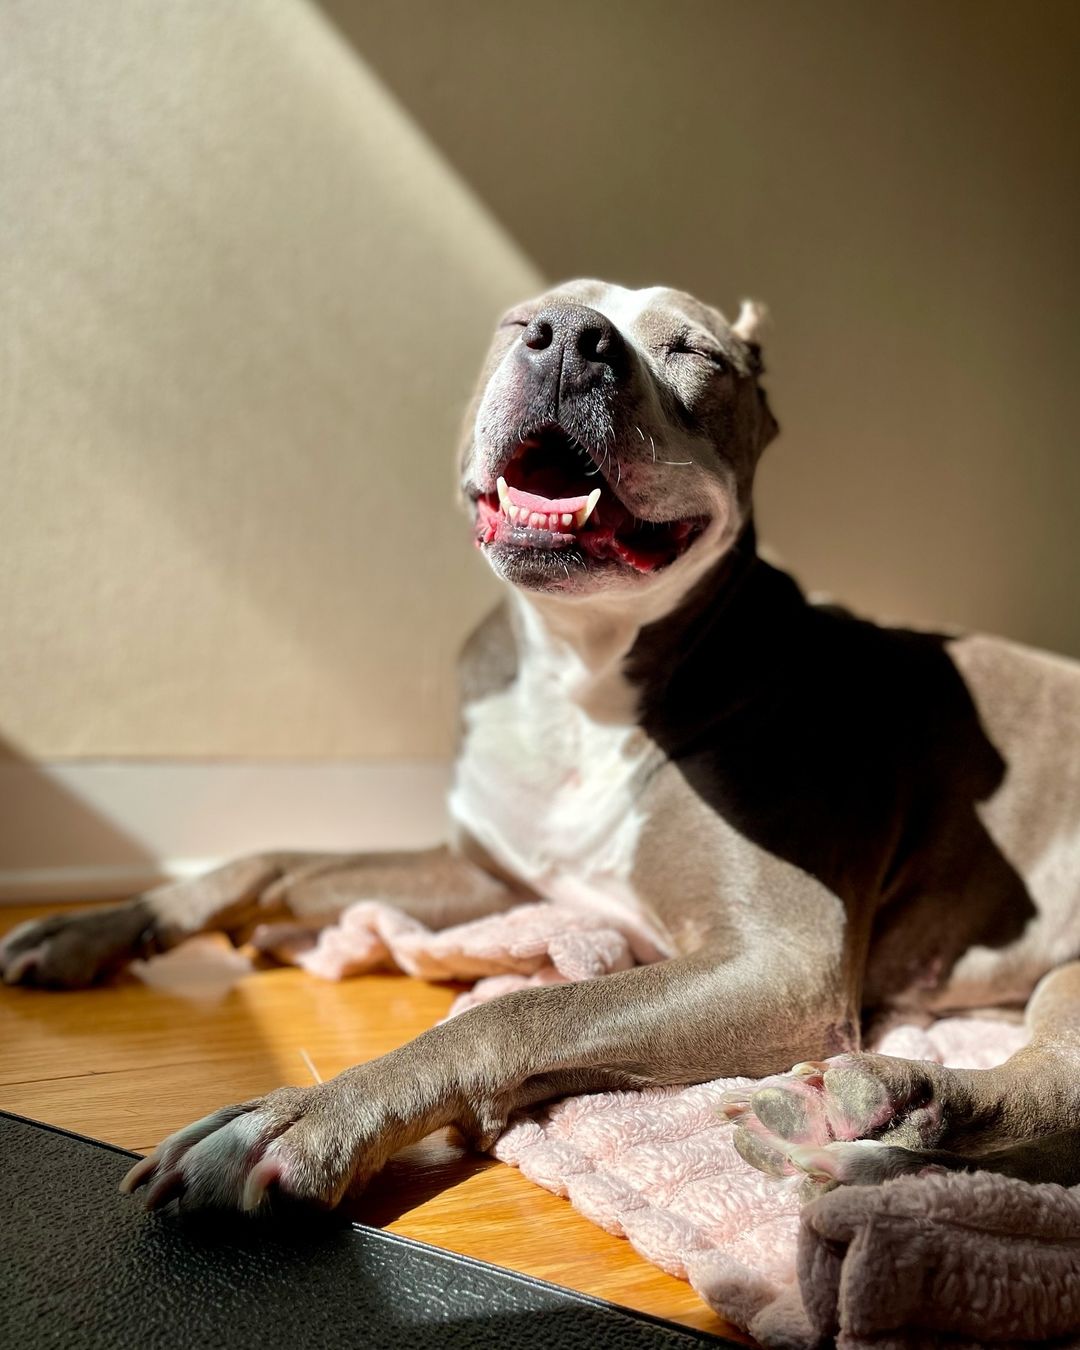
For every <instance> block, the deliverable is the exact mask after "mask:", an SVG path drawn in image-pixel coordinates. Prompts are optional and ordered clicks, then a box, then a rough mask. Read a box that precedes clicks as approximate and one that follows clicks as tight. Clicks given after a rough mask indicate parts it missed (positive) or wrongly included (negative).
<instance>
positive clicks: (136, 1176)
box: [120, 1149, 158, 1195]
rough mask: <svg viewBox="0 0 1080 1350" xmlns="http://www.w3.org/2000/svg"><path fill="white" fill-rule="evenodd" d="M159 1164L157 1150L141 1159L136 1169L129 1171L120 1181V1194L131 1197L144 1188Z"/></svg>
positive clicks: (135, 1166) (131, 1168) (132, 1168)
mask: <svg viewBox="0 0 1080 1350" xmlns="http://www.w3.org/2000/svg"><path fill="white" fill-rule="evenodd" d="M157 1164H158V1153H157V1150H156V1149H155V1150H154V1152H153V1153H148V1154H147V1156H146V1157H145V1158H140V1159H139V1161H138V1162H137V1163H136V1164H135V1165H134V1167H129V1168H128V1170H127V1171H126V1172H125V1173H124V1175H123V1176H122V1177H121V1179H120V1194H121V1195H131V1194H133V1193H134V1192H135V1191H137V1190H138V1189H139V1187H140V1186H144V1185H145V1184H146V1182H147V1181H148V1180H149V1178H150V1176H151V1174H152V1173H153V1171H154V1168H155V1167H157Z"/></svg>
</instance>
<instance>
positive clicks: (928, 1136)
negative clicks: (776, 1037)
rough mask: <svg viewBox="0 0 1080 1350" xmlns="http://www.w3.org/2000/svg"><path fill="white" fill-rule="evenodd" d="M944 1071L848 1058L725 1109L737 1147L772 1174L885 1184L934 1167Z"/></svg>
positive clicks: (883, 1058) (796, 1073) (772, 1084)
mask: <svg viewBox="0 0 1080 1350" xmlns="http://www.w3.org/2000/svg"><path fill="white" fill-rule="evenodd" d="M948 1076H949V1071H948V1070H943V1069H941V1068H940V1066H938V1065H935V1064H929V1063H923V1062H921V1061H915V1060H905V1059H894V1058H893V1057H891V1056H889V1055H872V1054H849V1055H838V1056H837V1057H836V1058H835V1059H832V1060H827V1061H825V1062H821V1063H812V1064H811V1063H808V1064H801V1065H797V1066H796V1068H795V1069H793V1070H792V1072H791V1073H790V1074H786V1075H782V1076H778V1077H776V1078H772V1079H768V1080H766V1081H765V1082H763V1083H762V1084H760V1085H759V1087H758V1088H757V1090H756V1091H754V1092H753V1094H752V1095H751V1096H749V1097H748V1098H746V1099H745V1100H742V1101H737V1100H734V1099H733V1100H732V1101H730V1102H729V1103H728V1104H727V1106H726V1107H725V1108H724V1110H725V1114H727V1115H728V1116H729V1118H731V1119H732V1120H733V1121H734V1122H735V1127H736V1131H735V1148H736V1150H737V1151H738V1153H739V1154H741V1156H742V1157H743V1158H744V1159H745V1160H746V1161H747V1162H749V1163H751V1164H752V1165H753V1166H754V1167H757V1168H759V1169H760V1170H761V1171H763V1172H769V1173H772V1174H773V1175H774V1176H785V1175H793V1174H796V1173H800V1172H801V1173H804V1174H805V1175H807V1176H809V1177H810V1178H811V1179H812V1180H813V1181H814V1182H816V1183H818V1184H824V1185H834V1184H836V1183H838V1182H840V1183H866V1182H877V1181H883V1180H886V1179H887V1178H888V1177H890V1176H898V1175H901V1174H903V1173H905V1172H912V1171H921V1170H924V1169H925V1168H927V1167H928V1166H932V1165H933V1160H932V1158H930V1157H928V1156H926V1155H925V1153H924V1150H928V1149H932V1148H933V1147H934V1146H935V1145H936V1144H937V1143H938V1142H939V1140H940V1138H941V1135H942V1130H943V1123H944V1116H943V1110H942V1092H941V1089H942V1087H943V1086H944V1085H945V1080H947V1078H948Z"/></svg>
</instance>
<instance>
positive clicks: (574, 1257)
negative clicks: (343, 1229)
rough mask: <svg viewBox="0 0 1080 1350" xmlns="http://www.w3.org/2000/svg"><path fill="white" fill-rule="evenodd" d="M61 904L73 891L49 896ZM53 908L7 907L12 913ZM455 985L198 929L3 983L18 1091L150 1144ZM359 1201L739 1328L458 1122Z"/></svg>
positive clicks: (419, 1233) (2, 1075)
mask: <svg viewBox="0 0 1080 1350" xmlns="http://www.w3.org/2000/svg"><path fill="white" fill-rule="evenodd" d="M48 908H49V910H55V909H56V906H55V905H54V906H50V907H48ZM45 912H48V911H47V910H46V909H44V908H42V907H34V908H31V907H28V906H23V907H13V906H12V907H9V906H4V907H2V908H0V929H3V930H6V929H7V928H9V927H10V926H12V925H13V924H15V923H18V922H20V921H22V920H23V919H25V918H31V917H34V916H36V915H37V914H39V913H45ZM454 992H455V991H454V990H453V989H451V988H448V987H446V986H441V985H432V984H425V983H424V982H422V981H420V980H413V979H408V978H406V977H404V976H392V975H371V976H365V977H363V978H361V979H356V980H351V981H346V982H344V983H342V984H327V983H325V982H323V981H321V980H316V979H314V978H312V977H311V976H308V975H306V974H304V973H302V972H300V971H298V970H284V969H276V968H272V969H253V968H252V966H251V964H250V963H249V961H248V960H247V958H246V956H245V955H243V954H242V953H239V952H235V951H233V949H232V948H231V947H230V946H229V944H228V943H227V942H226V941H225V939H217V938H207V939H200V940H199V941H198V942H196V943H189V944H188V945H187V946H186V947H183V948H180V949H178V950H177V951H176V952H175V953H173V954H172V955H171V956H169V957H168V958H165V959H164V960H162V961H158V962H155V963H153V964H152V965H151V966H149V967H147V968H146V974H145V977H144V978H138V979H137V978H135V977H134V976H130V975H129V976H125V977H124V978H123V979H122V980H120V981H118V982H117V983H115V984H114V985H111V986H109V987H107V988H102V989H97V990H91V991H87V992H78V993H39V992H34V991H31V990H22V989H9V988H6V987H0V1108H2V1109H4V1110H8V1111H14V1112H17V1113H19V1114H21V1115H26V1116H31V1117H33V1118H34V1119H37V1120H43V1121H47V1122H49V1123H50V1124H53V1125H60V1126H63V1127H64V1128H65V1129H69V1130H75V1131H78V1132H79V1133H81V1134H87V1135H91V1136H93V1137H95V1138H98V1139H105V1140H108V1141H109V1142H111V1143H114V1144H119V1145H121V1146H123V1147H124V1148H130V1149H135V1150H138V1151H139V1152H148V1151H149V1150H150V1149H151V1148H152V1147H153V1146H154V1144H155V1143H157V1141H158V1140H159V1139H161V1138H162V1137H163V1136H164V1135H166V1134H168V1133H169V1132H170V1131H172V1130H174V1129H176V1128H177V1127H178V1126H180V1125H184V1124H186V1123H187V1122H188V1121H190V1120H194V1119H195V1118H196V1117H198V1116H202V1115H205V1114H206V1113H207V1112H208V1111H210V1110H212V1109H213V1108H215V1107H217V1106H221V1105H223V1104H225V1103H227V1102H233V1101H243V1100H245V1099H246V1098H248V1097H253V1096H257V1095H258V1094H259V1093H261V1092H265V1091H267V1090H268V1089H270V1088H274V1087H279V1086H281V1085H282V1084H284V1083H296V1084H307V1083H310V1082H311V1081H312V1077H311V1072H310V1069H309V1068H308V1060H310V1063H311V1064H312V1065H313V1066H314V1068H315V1071H316V1072H317V1073H318V1074H319V1076H320V1077H322V1078H329V1077H331V1076H332V1075H333V1074H335V1073H338V1072H339V1071H340V1070H341V1069H344V1068H345V1067H346V1066H347V1065H349V1064H353V1063H356V1062H357V1061H359V1060H365V1059H370V1058H372V1057H374V1056H375V1055H379V1054H382V1053H384V1052H385V1051H387V1050H390V1049H392V1048H393V1047H394V1046H396V1045H399V1044H400V1043H401V1042H402V1041H405V1040H408V1039H409V1038H410V1037H412V1036H414V1035H416V1034H417V1033H419V1032H420V1031H423V1030H424V1029H425V1028H426V1027H429V1026H431V1025H432V1023H433V1022H435V1021H437V1020H438V1019H439V1018H440V1017H441V1016H442V1015H443V1014H444V1013H445V1012H446V1010H447V1009H448V1008H449V1006H450V1003H451V1001H452V999H453V996H454ZM356 1217H357V1218H359V1219H362V1220H364V1221H365V1222H368V1223H374V1224H378V1225H380V1226H383V1227H386V1228H388V1229H390V1230H392V1231H393V1232H396V1233H401V1234H404V1235H405V1236H407V1237H412V1238H417V1239H419V1240H420V1241H422V1242H430V1243H433V1244H434V1245H436V1246H439V1247H446V1248H450V1249H451V1250H453V1251H456V1252H462V1253H465V1254H467V1255H469V1256H474V1257H477V1258H479V1259H480V1260H484V1261H492V1262H495V1263H496V1264H498V1265H502V1266H509V1267H510V1268H511V1269H513V1270H518V1271H522V1272H524V1273H525V1274H529V1275H535V1276H538V1277H539V1278H541V1279H545V1280H551V1281H553V1282H554V1283H556V1284H562V1285H567V1286H569V1287H570V1288H573V1289H578V1290H581V1291H583V1292H585V1293H589V1294H595V1295H597V1296H598V1297H601V1298H607V1299H611V1300H613V1301H614V1302H616V1303H622V1304H624V1305H626V1306H628V1307H631V1308H637V1309H639V1310H641V1311H643V1312H649V1313H653V1314H656V1315H658V1316H661V1317H668V1318H671V1319H673V1320H675V1321H678V1322H683V1323H685V1324H687V1325H690V1326H695V1327H701V1328H705V1329H707V1330H710V1331H714V1332H721V1333H725V1334H728V1335H732V1334H734V1333H733V1332H732V1331H731V1330H730V1328H728V1327H726V1326H725V1324H724V1323H722V1322H721V1321H720V1320H719V1318H717V1317H716V1315H715V1314H714V1313H712V1312H711V1311H710V1310H709V1309H708V1308H707V1307H706V1306H705V1305H704V1304H703V1303H702V1302H701V1300H700V1299H699V1298H698V1297H697V1295H696V1294H695V1293H694V1292H693V1290H692V1289H691V1288H690V1287H689V1285H686V1284H684V1283H683V1282H682V1281H680V1280H676V1279H673V1278H672V1277H671V1276H669V1275H665V1274H663V1273H662V1272H661V1271H659V1270H657V1269H656V1268H655V1267H654V1266H651V1265H649V1264H648V1263H647V1262H645V1261H643V1260H642V1259H641V1257H639V1256H638V1255H637V1254H636V1253H635V1252H634V1251H633V1249H632V1248H631V1247H630V1245H629V1243H627V1242H625V1241H624V1240H622V1239H620V1238H615V1237H612V1236H611V1235H610V1234H608V1233H605V1232H604V1231H603V1230H602V1229H599V1228H597V1227H595V1226H594V1225H593V1224H591V1223H589V1222H588V1221H587V1220H586V1219H583V1218H582V1217H581V1216H580V1215H579V1214H577V1213H576V1212H575V1211H574V1210H573V1209H572V1208H571V1206H570V1205H569V1204H568V1203H567V1202H566V1201H564V1200H560V1199H558V1198H557V1197H556V1196H553V1195H551V1194H549V1193H548V1192H547V1191H544V1190H541V1189H540V1187H538V1186H536V1185H534V1184H533V1183H532V1182H529V1181H526V1180H525V1178H524V1177H522V1176H521V1175H520V1174H519V1173H518V1172H517V1171H515V1170H514V1169H513V1168H511V1167H507V1166H505V1165H503V1164H502V1163H497V1162H495V1161H494V1160H493V1159H490V1158H483V1157H478V1156H476V1155H475V1154H470V1153H467V1152H465V1151H463V1150H462V1149H461V1148H459V1147H458V1146H457V1145H456V1144H454V1143H452V1142H451V1141H450V1140H449V1139H448V1138H446V1137H445V1135H436V1136H432V1138H430V1139H428V1140H425V1141H424V1142H423V1143H422V1144H420V1145H418V1146H416V1147H415V1148H413V1149H410V1150H408V1152H406V1153H403V1154H401V1155H399V1157H398V1158H396V1159H395V1160H394V1161H393V1162H392V1163H391V1165H390V1167H389V1168H388V1169H387V1170H386V1172H384V1173H383V1175H382V1176H381V1177H380V1178H378V1180H377V1181H376V1182H375V1183H373V1185H372V1187H371V1188H370V1189H369V1191H368V1192H367V1194H366V1195H365V1197H364V1200H363V1202H362V1204H361V1205H360V1206H358V1207H357V1211H356Z"/></svg>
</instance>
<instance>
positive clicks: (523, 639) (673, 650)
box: [513, 523, 758, 724]
mask: <svg viewBox="0 0 1080 1350" xmlns="http://www.w3.org/2000/svg"><path fill="white" fill-rule="evenodd" d="M757 563H758V557H757V550H756V538H755V534H754V527H753V524H752V523H750V524H747V525H746V526H745V528H744V529H743V531H742V533H741V534H740V535H739V537H738V538H737V539H736V541H735V542H734V544H732V545H731V547H730V548H727V549H726V550H723V551H722V552H720V553H718V554H714V555H713V556H711V557H709V556H705V557H704V558H703V559H702V560H701V561H700V562H699V564H698V566H697V567H696V568H695V569H693V570H690V569H688V570H687V572H685V573H684V574H683V575H681V576H680V575H676V576H673V577H672V578H671V580H670V581H669V580H668V579H667V578H663V579H661V580H660V581H659V584H657V585H656V586H653V587H649V588H643V591H642V592H641V593H640V594H631V595H629V596H628V595H624V594H618V593H613V594H609V595H604V594H601V595H598V596H591V597H588V598H580V599H569V600H568V599H566V598H563V597H558V596H550V595H543V594H528V593H523V592H519V591H516V592H514V604H513V614H514V627H515V630H516V634H517V640H518V644H519V647H520V649H521V654H522V661H521V664H520V669H521V678H523V679H525V680H527V681H530V682H534V683H535V684H536V686H537V688H538V692H541V691H542V690H543V689H544V688H546V689H547V690H548V691H549V692H550V693H551V694H556V693H558V694H560V695H561V696H562V697H564V698H568V699H570V700H571V701H572V702H574V703H575V704H577V705H578V706H579V707H580V708H581V710H582V711H583V712H584V713H586V714H587V715H588V716H589V717H591V718H593V719H594V720H596V721H598V722H605V723H612V724H616V723H622V724H629V723H636V722H637V721H638V720H639V707H638V704H639V699H640V694H641V681H640V680H638V679H633V680H632V679H630V678H628V676H627V664H628V661H632V657H633V655H634V654H635V653H637V652H640V651H641V650H643V645H644V647H645V648H647V650H648V652H649V660H650V663H652V664H653V665H654V666H655V668H656V669H657V670H658V671H663V670H665V669H669V668H670V664H671V663H677V662H678V661H679V660H680V659H681V657H682V655H683V654H684V651H685V641H686V637H685V629H686V625H687V624H697V623H700V622H701V621H702V620H703V619H704V618H705V617H706V615H707V614H709V613H710V612H712V611H714V610H715V608H716V607H717V606H718V605H719V606H720V607H723V599H724V596H725V594H726V593H729V592H732V591H733V590H735V589H737V588H738V587H739V585H740V583H741V581H742V580H743V578H744V577H745V576H746V575H747V574H748V573H749V572H750V571H751V570H752V569H753V568H754V566H755V565H756V564H757Z"/></svg>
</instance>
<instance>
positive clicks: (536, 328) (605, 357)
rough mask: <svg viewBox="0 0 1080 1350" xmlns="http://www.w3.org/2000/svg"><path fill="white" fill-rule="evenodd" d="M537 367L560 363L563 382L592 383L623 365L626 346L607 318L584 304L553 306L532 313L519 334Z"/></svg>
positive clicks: (618, 370) (620, 370)
mask: <svg viewBox="0 0 1080 1350" xmlns="http://www.w3.org/2000/svg"><path fill="white" fill-rule="evenodd" d="M521 341H522V343H523V344H524V345H525V347H526V348H527V353H526V354H527V356H528V358H529V359H530V360H531V361H534V362H535V363H536V364H537V365H538V366H547V365H548V364H549V363H551V362H560V363H561V368H562V378H563V382H564V383H566V382H568V381H572V382H573V383H575V384H578V385H582V384H591V383H593V382H594V381H595V380H598V379H603V378H604V377H605V376H606V375H607V374H608V373H609V372H613V373H615V374H620V373H621V372H622V370H623V369H624V367H625V365H626V355H627V353H626V343H625V342H624V341H623V337H622V334H621V333H620V332H619V330H618V329H617V328H616V327H615V325H614V324H613V323H612V322H611V320H610V319H608V318H605V316H604V315H603V314H601V313H599V312H598V311H597V310H595V309H589V308H588V307H587V306H585V305H557V306H556V305H553V306H550V307H548V308H547V309H542V310H540V312H539V313H538V314H535V315H534V316H533V318H532V321H531V323H529V325H528V327H527V328H526V329H525V331H524V332H523V333H522V335H521Z"/></svg>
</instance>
